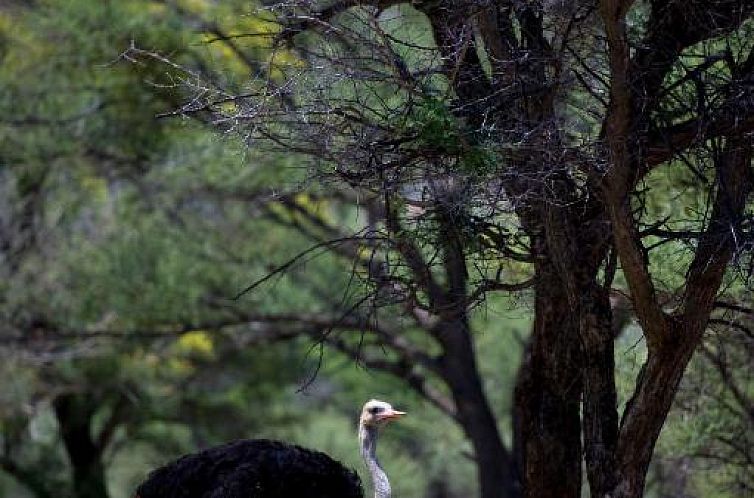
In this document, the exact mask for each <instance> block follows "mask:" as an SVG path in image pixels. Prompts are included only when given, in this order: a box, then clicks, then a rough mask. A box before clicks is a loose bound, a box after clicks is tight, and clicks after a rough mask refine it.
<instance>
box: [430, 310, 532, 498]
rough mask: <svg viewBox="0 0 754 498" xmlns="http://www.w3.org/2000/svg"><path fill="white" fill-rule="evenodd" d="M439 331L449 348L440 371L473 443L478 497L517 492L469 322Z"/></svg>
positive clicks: (503, 497) (505, 497)
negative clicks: (480, 368)
mask: <svg viewBox="0 0 754 498" xmlns="http://www.w3.org/2000/svg"><path fill="white" fill-rule="evenodd" d="M443 328H444V329H445V330H444V331H443V332H442V334H443V335H442V336H441V337H443V339H444V342H446V343H447V344H448V350H449V351H452V352H453V354H447V355H445V356H443V357H442V360H441V365H442V367H441V368H442V374H443V377H444V378H445V380H446V381H447V383H448V385H449V386H450V389H451V393H452V395H453V400H454V401H455V404H456V408H457V411H458V420H459V423H460V424H461V427H462V428H463V430H464V432H465V433H466V436H467V437H468V438H469V441H471V444H472V446H473V447H474V455H475V457H476V464H477V472H478V475H479V483H480V488H481V489H480V491H481V494H480V496H481V498H515V497H518V496H520V491H519V486H518V485H517V482H516V477H515V471H514V466H513V461H512V458H511V456H510V454H509V452H508V450H507V449H506V448H505V446H504V445H503V441H502V438H501V437H500V432H499V431H498V427H497V421H496V420H495V416H494V414H493V413H492V410H491V409H490V406H489V404H488V402H487V397H486V396H485V394H484V391H483V388H482V381H481V379H480V377H479V371H478V369H477V365H476V358H475V353H474V349H473V344H472V341H471V337H470V334H469V329H468V325H467V323H466V321H465V319H464V320H461V321H457V322H455V323H454V322H449V323H446V324H445V325H444V326H443Z"/></svg>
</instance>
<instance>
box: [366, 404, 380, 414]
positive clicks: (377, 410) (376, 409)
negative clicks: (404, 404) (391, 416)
mask: <svg viewBox="0 0 754 498" xmlns="http://www.w3.org/2000/svg"><path fill="white" fill-rule="evenodd" d="M381 411H382V407H381V406H373V407H372V408H370V409H369V413H371V414H372V415H377V414H378V413H380V412H381Z"/></svg>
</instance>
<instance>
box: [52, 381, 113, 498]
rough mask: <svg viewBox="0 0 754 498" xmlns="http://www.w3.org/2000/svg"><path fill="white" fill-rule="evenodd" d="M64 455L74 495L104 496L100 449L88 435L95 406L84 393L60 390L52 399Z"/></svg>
mask: <svg viewBox="0 0 754 498" xmlns="http://www.w3.org/2000/svg"><path fill="white" fill-rule="evenodd" d="M53 406H54V408H55V416H56V417H57V420H58V424H59V426H60V433H61V435H62V438H63V443H64V445H65V449H66V452H67V453H68V458H69V460H70V462H71V467H72V470H73V472H72V473H73V491H74V496H75V497H76V498H107V496H108V493H107V485H106V480H105V468H104V465H103V464H102V451H101V449H100V448H99V447H98V446H97V444H96V443H95V441H94V439H93V437H92V432H91V431H92V427H91V425H92V418H93V417H94V413H95V411H96V406H95V404H93V403H92V402H91V400H90V399H88V398H87V396H86V394H72V393H66V394H61V395H59V396H58V397H56V398H55V400H54V401H53Z"/></svg>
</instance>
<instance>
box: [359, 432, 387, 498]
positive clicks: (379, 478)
mask: <svg viewBox="0 0 754 498" xmlns="http://www.w3.org/2000/svg"><path fill="white" fill-rule="evenodd" d="M359 443H360V444H361V456H362V457H364V462H365V463H366V464H367V468H368V469H369V474H370V475H371V476H372V484H373V485H374V498H390V482H389V481H388V480H387V474H385V471H384V470H382V467H381V466H380V462H379V461H378V460H377V428H376V427H368V426H365V425H360V426H359Z"/></svg>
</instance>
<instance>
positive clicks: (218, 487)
mask: <svg viewBox="0 0 754 498" xmlns="http://www.w3.org/2000/svg"><path fill="white" fill-rule="evenodd" d="M136 496H137V497H138V498H363V496H364V495H363V492H362V488H361V481H360V480H359V477H358V475H357V474H356V473H355V472H354V471H353V470H350V469H347V468H346V467H344V466H343V465H342V464H340V463H338V462H336V461H335V460H333V459H332V458H330V457H329V456H327V455H325V454H324V453H321V452H319V451H314V450H309V449H306V448H301V447H300V446H295V445H291V444H287V443H282V442H280V441H270V440H266V439H254V440H244V441H235V442H232V443H228V444H225V445H222V446H217V447H215V448H210V449H208V450H205V451H201V452H199V453H194V454H192V455H187V456H184V457H181V458H179V459H178V460H176V461H175V462H173V463H170V464H168V465H165V466H164V467H160V468H159V469H157V470H155V471H153V472H152V473H151V474H150V475H149V477H148V478H147V480H146V481H145V482H144V483H143V484H141V486H139V488H138V489H137V491H136Z"/></svg>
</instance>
